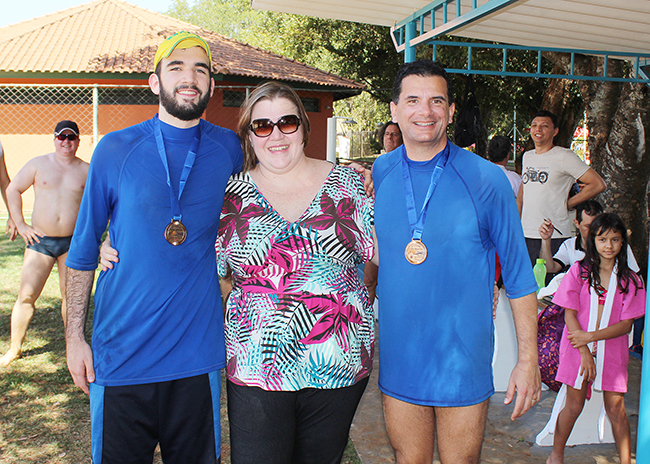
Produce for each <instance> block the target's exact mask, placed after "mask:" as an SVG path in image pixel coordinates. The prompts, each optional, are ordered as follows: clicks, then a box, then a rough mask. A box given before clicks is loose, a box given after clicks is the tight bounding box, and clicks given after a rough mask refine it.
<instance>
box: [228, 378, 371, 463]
mask: <svg viewBox="0 0 650 464" xmlns="http://www.w3.org/2000/svg"><path fill="white" fill-rule="evenodd" d="M367 384H368V377H366V378H364V379H362V380H360V381H358V382H357V383H356V384H354V385H352V386H350V387H343V388H334V389H317V388H305V389H303V390H298V391H266V390H262V389H261V388H257V387H246V386H241V385H237V384H234V383H232V382H227V386H228V418H229V419H230V458H231V462H232V464H291V463H300V464H340V462H341V458H342V457H343V452H344V451H345V447H346V445H347V443H348V434H349V433H350V425H351V424H352V419H353V418H354V413H355V411H356V410H357V405H358V404H359V400H361V396H362V395H363V391H364V390H365V388H366V385H367Z"/></svg>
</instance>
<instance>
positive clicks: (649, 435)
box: [636, 267, 650, 464]
mask: <svg viewBox="0 0 650 464" xmlns="http://www.w3.org/2000/svg"><path fill="white" fill-rule="evenodd" d="M646 282H650V267H649V268H648V278H647V279H646ZM645 307H646V317H645V330H644V331H643V338H644V343H643V348H644V349H643V365H642V367H641V393H640V398H639V427H638V431H637V435H636V462H637V464H650V344H649V345H648V349H647V350H646V349H645V342H647V341H648V340H645V337H646V336H647V335H648V334H650V322H648V321H649V320H650V314H647V308H649V307H650V292H648V295H647V298H646V305H645Z"/></svg>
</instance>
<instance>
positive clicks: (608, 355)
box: [547, 213, 646, 464]
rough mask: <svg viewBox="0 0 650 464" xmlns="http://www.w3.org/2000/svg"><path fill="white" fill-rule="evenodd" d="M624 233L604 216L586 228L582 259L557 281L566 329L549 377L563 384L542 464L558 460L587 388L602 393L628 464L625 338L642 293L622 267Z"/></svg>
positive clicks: (615, 219) (613, 218) (641, 307)
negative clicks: (562, 403)
mask: <svg viewBox="0 0 650 464" xmlns="http://www.w3.org/2000/svg"><path fill="white" fill-rule="evenodd" d="M627 246H628V244H627V229H626V228H625V225H624V224H623V221H622V220H621V218H620V217H618V215H616V214H613V213H606V214H602V215H600V216H598V217H597V218H596V219H595V220H594V221H593V223H592V224H591V228H590V232H589V240H588V241H587V252H586V256H585V258H584V259H583V260H582V261H579V262H577V263H575V264H574V265H573V266H572V267H571V269H570V270H569V272H568V273H567V275H566V276H565V277H564V279H563V280H562V283H561V284H560V287H559V288H558V290H557V292H556V294H555V296H554V297H553V303H555V304H557V305H559V306H562V307H564V308H565V320H566V327H565V328H564V333H563V334H562V342H561V344H560V365H559V368H558V371H557V375H556V377H555V379H556V380H557V381H559V382H562V383H564V384H566V385H567V397H566V405H565V407H564V409H563V410H562V412H560V414H559V416H558V420H557V426H556V428H555V434H554V437H553V452H552V453H551V456H550V457H549V459H548V461H547V463H561V462H564V448H565V446H566V442H567V440H568V438H569V435H570V434H571V430H572V429H573V425H574V424H575V421H576V420H577V418H578V416H579V415H580V413H581V412H582V408H583V406H584V402H585V398H587V397H588V396H590V393H591V391H590V388H591V386H592V384H593V388H595V389H597V390H601V391H603V399H604V404H605V410H606V412H607V416H608V417H609V419H610V421H611V423H612V432H613V434H614V440H615V442H616V447H617V449H618V452H619V455H620V459H621V464H629V463H630V462H631V445H630V425H629V421H628V419H627V415H626V414H625V403H624V400H623V394H624V393H625V392H626V391H627V364H628V358H629V353H628V334H629V332H630V330H631V328H632V324H633V323H634V319H636V318H639V317H641V316H643V314H644V313H645V300H646V295H645V290H644V289H643V283H642V282H641V280H640V279H639V277H638V276H637V275H636V274H634V273H633V272H632V271H631V270H630V269H629V267H628V265H627Z"/></svg>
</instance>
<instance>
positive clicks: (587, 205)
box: [575, 200, 603, 224]
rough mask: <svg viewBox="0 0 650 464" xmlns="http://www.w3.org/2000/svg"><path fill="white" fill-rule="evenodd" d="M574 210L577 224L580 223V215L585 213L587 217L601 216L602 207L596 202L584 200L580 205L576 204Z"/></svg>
mask: <svg viewBox="0 0 650 464" xmlns="http://www.w3.org/2000/svg"><path fill="white" fill-rule="evenodd" d="M575 209H576V221H578V224H580V223H581V222H582V213H587V214H588V215H589V216H598V215H599V214H603V206H602V205H601V204H600V203H598V202H597V201H596V200H585V201H583V202H582V203H578V204H577V205H576V208H575Z"/></svg>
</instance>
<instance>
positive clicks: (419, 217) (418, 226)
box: [402, 142, 449, 240]
mask: <svg viewBox="0 0 650 464" xmlns="http://www.w3.org/2000/svg"><path fill="white" fill-rule="evenodd" d="M436 156H439V157H440V158H439V160H438V164H436V167H435V169H434V170H433V173H432V174H431V182H430V183H429V189H428V190H427V195H426V197H425V198H424V203H422V208H421V209H420V214H417V212H416V210H415V195H414V193H413V181H412V180H411V171H410V169H409V165H408V160H407V157H406V148H405V147H404V145H402V178H403V180H404V189H405V190H406V211H407V213H408V218H409V224H410V226H411V237H412V239H413V240H422V232H423V231H424V221H425V219H426V217H427V210H428V206H429V200H431V197H432V196H433V192H434V190H435V189H436V186H437V185H438V180H440V176H441V175H442V171H443V170H444V169H445V166H446V165H447V161H448V160H449V142H447V145H446V146H445V148H444V149H443V150H442V151H441V152H440V153H438V154H437V155H436Z"/></svg>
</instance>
